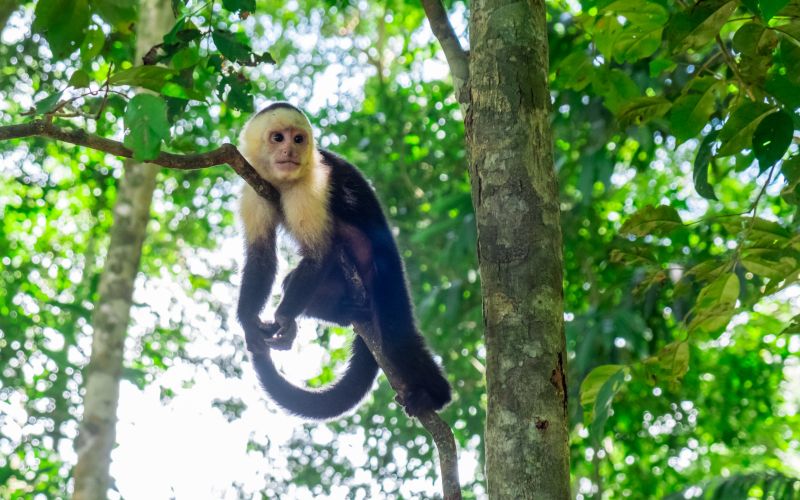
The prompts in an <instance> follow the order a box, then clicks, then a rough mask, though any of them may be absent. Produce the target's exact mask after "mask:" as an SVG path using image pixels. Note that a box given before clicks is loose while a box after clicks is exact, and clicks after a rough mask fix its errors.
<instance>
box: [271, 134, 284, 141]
mask: <svg viewBox="0 0 800 500" xmlns="http://www.w3.org/2000/svg"><path fill="white" fill-rule="evenodd" d="M272 140H273V141H275V142H283V134H281V133H280V132H275V133H274V134H272Z"/></svg>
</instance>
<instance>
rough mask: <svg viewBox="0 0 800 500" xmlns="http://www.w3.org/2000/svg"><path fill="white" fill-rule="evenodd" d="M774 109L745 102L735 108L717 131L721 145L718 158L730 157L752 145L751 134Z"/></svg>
mask: <svg viewBox="0 0 800 500" xmlns="http://www.w3.org/2000/svg"><path fill="white" fill-rule="evenodd" d="M774 109H775V108H773V107H772V106H770V105H769V104H766V103H763V102H752V101H745V102H744V104H742V105H741V106H739V107H738V108H736V109H735V110H734V111H733V112H732V113H731V115H730V117H729V118H728V120H727V121H726V122H725V125H724V126H723V127H722V130H720V131H719V140H720V142H721V143H722V145H721V146H720V148H719V152H718V153H717V155H718V156H730V155H732V154H736V153H738V152H740V151H741V150H743V149H746V148H749V147H750V146H751V144H752V139H753V132H755V129H756V127H757V126H758V124H759V123H761V120H763V119H764V118H765V117H766V116H767V115H768V114H769V113H771V112H772V111H773V110H774Z"/></svg>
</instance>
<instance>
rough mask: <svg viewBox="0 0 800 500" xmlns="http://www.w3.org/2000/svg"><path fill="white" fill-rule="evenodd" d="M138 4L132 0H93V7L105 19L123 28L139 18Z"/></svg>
mask: <svg viewBox="0 0 800 500" xmlns="http://www.w3.org/2000/svg"><path fill="white" fill-rule="evenodd" d="M137 5H138V2H131V1H130V0H92V7H94V9H95V10H97V12H98V13H99V14H100V16H101V17H102V18H103V19H105V20H106V21H108V22H109V23H110V24H113V25H115V26H117V27H118V28H123V29H124V28H125V27H126V25H129V24H131V23H133V22H135V21H136V20H137V19H138V15H137V13H136V6H137Z"/></svg>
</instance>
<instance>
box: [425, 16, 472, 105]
mask: <svg viewBox="0 0 800 500" xmlns="http://www.w3.org/2000/svg"><path fill="white" fill-rule="evenodd" d="M422 7H423V8H424V9H425V15H426V16H428V22H430V24H431V30H432V31H433V34H434V36H435V37H436V39H437V40H439V44H440V45H441V46H442V51H443V52H444V57H445V58H446V59H447V64H448V65H449V66H450V73H451V74H452V75H453V85H454V87H455V92H456V97H457V98H458V101H459V102H461V103H465V102H467V99H468V96H466V95H463V93H462V89H465V88H466V87H467V83H468V82H469V56H468V55H467V52H466V51H465V50H464V49H463V48H462V47H461V42H459V41H458V37H457V36H456V32H455V30H453V25H452V24H450V19H448V17H447V11H446V10H445V9H444V5H443V4H442V0H422Z"/></svg>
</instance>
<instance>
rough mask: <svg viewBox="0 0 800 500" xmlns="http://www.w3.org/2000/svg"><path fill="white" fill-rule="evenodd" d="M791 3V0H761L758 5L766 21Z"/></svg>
mask: <svg viewBox="0 0 800 500" xmlns="http://www.w3.org/2000/svg"><path fill="white" fill-rule="evenodd" d="M788 3H789V0H759V1H758V6H759V7H760V9H761V14H762V15H763V16H764V20H765V21H769V20H770V19H772V18H773V17H774V16H775V14H777V13H778V12H780V11H781V9H783V8H784V7H786V5H787V4H788Z"/></svg>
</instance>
